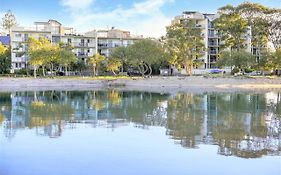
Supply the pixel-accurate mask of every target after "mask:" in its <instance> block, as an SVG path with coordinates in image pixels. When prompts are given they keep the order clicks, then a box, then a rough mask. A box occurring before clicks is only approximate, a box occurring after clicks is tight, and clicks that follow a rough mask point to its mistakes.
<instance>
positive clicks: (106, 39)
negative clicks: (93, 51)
mask: <svg viewBox="0 0 281 175" xmlns="http://www.w3.org/2000/svg"><path fill="white" fill-rule="evenodd" d="M96 35H97V43H98V45H97V48H98V49H97V52H98V53H100V54H101V55H104V56H106V57H108V56H109V55H110V52H111V51H112V49H113V48H116V47H121V46H122V47H127V46H130V45H132V44H134V42H135V41H137V40H141V39H143V36H141V35H132V34H131V33H130V32H129V31H123V30H119V29H115V28H111V29H110V30H98V31H97V32H96Z"/></svg>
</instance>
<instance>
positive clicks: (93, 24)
mask: <svg viewBox="0 0 281 175" xmlns="http://www.w3.org/2000/svg"><path fill="white" fill-rule="evenodd" d="M63 1H65V0H63ZM68 1H74V0H68ZM80 1H81V0H80ZM84 1H85V0H84ZM172 2H174V1H173V0H144V1H142V2H135V3H133V4H132V5H131V6H130V7H128V8H124V7H123V6H122V5H119V6H117V7H115V8H114V9H113V10H111V11H104V9H95V10H92V9H90V8H88V7H86V6H85V8H84V10H83V11H79V12H78V11H76V10H71V18H72V20H73V23H72V24H71V25H72V26H73V27H75V28H77V29H78V31H82V32H86V31H87V30H90V29H93V28H105V27H110V26H115V27H117V28H120V29H126V30H130V31H131V33H137V34H143V35H144V36H147V37H160V36H162V35H164V34H165V29H166V28H165V27H166V26H167V25H168V24H169V23H170V21H171V19H170V18H169V17H167V16H165V15H164V14H163V12H162V11H161V8H162V7H163V6H164V5H166V4H168V3H172ZM91 3H93V1H92V2H91ZM96 4H98V1H96ZM81 26H83V28H82V27H81Z"/></svg>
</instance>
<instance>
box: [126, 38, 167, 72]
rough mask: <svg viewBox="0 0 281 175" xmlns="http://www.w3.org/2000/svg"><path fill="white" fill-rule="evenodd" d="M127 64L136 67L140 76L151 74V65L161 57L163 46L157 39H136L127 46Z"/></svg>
mask: <svg viewBox="0 0 281 175" xmlns="http://www.w3.org/2000/svg"><path fill="white" fill-rule="evenodd" d="M127 54H128V56H127V59H128V64H129V65H131V66H133V67H137V68H138V69H139V71H140V72H141V74H142V76H144V75H145V73H148V76H150V75H151V74H152V65H153V64H156V63H159V62H160V61H161V60H162V59H163V54H164V51H163V48H162V46H161V44H160V42H158V41H153V40H150V39H144V40H140V41H136V42H135V43H134V44H133V45H130V46H129V47H128V51H127Z"/></svg>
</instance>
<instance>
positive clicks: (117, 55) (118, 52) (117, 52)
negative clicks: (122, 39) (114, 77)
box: [110, 47, 127, 72]
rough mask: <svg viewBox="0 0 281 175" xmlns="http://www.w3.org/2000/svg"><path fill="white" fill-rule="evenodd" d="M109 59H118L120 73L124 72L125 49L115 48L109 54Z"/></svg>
mask: <svg viewBox="0 0 281 175" xmlns="http://www.w3.org/2000/svg"><path fill="white" fill-rule="evenodd" d="M110 58H114V59H118V60H120V61H121V63H122V65H121V72H124V65H125V64H126V62H127V48H126V47H116V48H114V49H113V50H112V51H111V53H110Z"/></svg>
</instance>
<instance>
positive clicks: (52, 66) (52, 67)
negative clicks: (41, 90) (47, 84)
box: [51, 63, 54, 77]
mask: <svg viewBox="0 0 281 175" xmlns="http://www.w3.org/2000/svg"><path fill="white" fill-rule="evenodd" d="M53 70H54V64H53V63H51V76H52V77H54V74H53Z"/></svg>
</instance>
